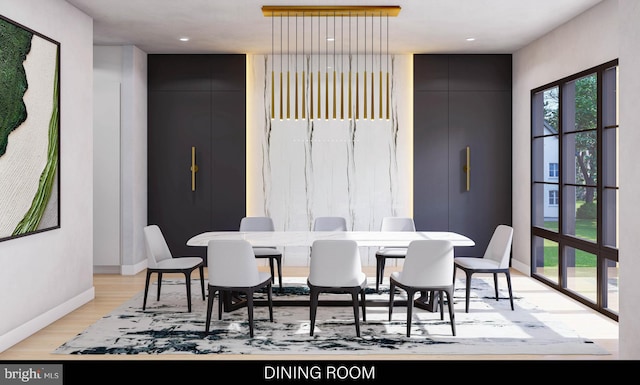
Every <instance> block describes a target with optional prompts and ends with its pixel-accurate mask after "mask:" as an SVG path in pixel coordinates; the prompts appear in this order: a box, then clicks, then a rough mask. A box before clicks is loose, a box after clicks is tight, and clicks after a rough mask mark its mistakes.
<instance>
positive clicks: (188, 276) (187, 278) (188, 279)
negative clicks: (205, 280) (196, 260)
mask: <svg viewBox="0 0 640 385" xmlns="http://www.w3.org/2000/svg"><path fill="white" fill-rule="evenodd" d="M184 280H185V283H186V285H187V310H188V312H189V313H191V272H185V273H184Z"/></svg>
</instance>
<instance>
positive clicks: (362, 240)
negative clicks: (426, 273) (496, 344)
mask: <svg viewBox="0 0 640 385" xmlns="http://www.w3.org/2000/svg"><path fill="white" fill-rule="evenodd" d="M213 239H224V240H237V239H244V240H246V241H248V242H249V243H250V244H251V246H254V247H269V246H276V247H299V246H311V245H312V244H313V242H314V241H316V240H320V239H351V240H354V241H356V242H357V243H358V246H363V247H406V246H409V243H410V242H411V241H414V240H420V239H446V240H449V241H451V243H453V245H454V246H474V245H475V243H474V242H473V240H471V239H469V238H468V237H466V236H464V235H461V234H458V233H454V232H450V231H416V232H413V231H247V232H241V231H210V232H205V233H202V234H198V235H196V236H194V237H192V238H191V239H189V240H188V241H187V245H188V246H207V245H208V244H209V241H210V240H213Z"/></svg>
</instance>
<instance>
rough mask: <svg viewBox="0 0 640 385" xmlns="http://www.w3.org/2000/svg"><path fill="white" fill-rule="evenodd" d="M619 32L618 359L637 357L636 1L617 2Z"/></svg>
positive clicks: (639, 37) (639, 101)
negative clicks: (619, 208)
mask: <svg viewBox="0 0 640 385" xmlns="http://www.w3.org/2000/svg"><path fill="white" fill-rule="evenodd" d="M618 3H619V24H618V25H619V26H620V28H619V32H620V61H619V66H620V75H619V76H620V77H619V81H620V93H619V95H620V106H619V108H620V119H619V124H620V129H619V132H620V138H619V143H620V150H619V173H620V181H621V182H620V193H619V196H620V207H623V208H624V209H623V210H620V215H619V219H620V232H619V236H620V241H619V244H620V264H619V266H620V321H619V333H620V334H619V344H620V347H619V349H620V351H619V354H620V358H621V359H628V360H631V359H633V360H637V359H640V327H639V326H638V325H639V321H638V320H639V319H640V317H638V313H639V312H640V310H639V307H638V304H639V303H640V279H638V274H636V273H638V272H640V258H639V256H638V250H640V237H638V229H640V205H639V204H638V195H640V194H639V193H638V192H639V191H640V167H638V144H639V143H640V111H639V110H638V106H639V105H640V73H639V71H638V69H639V68H640V49H639V47H640V23H638V21H639V20H640V2H639V1H638V0H618Z"/></svg>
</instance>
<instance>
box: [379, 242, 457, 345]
mask: <svg viewBox="0 0 640 385" xmlns="http://www.w3.org/2000/svg"><path fill="white" fill-rule="evenodd" d="M453 270H454V268H453V244H452V243H451V242H450V241H447V240H433V239H423V240H418V241H412V242H411V243H410V244H409V247H408V248H407V255H406V257H405V262H404V264H403V266H402V270H401V271H394V272H393V273H391V276H390V277H389V282H390V286H389V322H391V319H392V313H393V301H394V296H395V292H396V287H398V288H400V289H402V290H404V291H406V293H407V337H410V336H411V320H412V317H413V315H412V313H413V305H414V300H413V297H414V295H415V293H416V292H428V291H430V292H437V293H438V295H437V296H434V297H433V298H438V299H439V301H440V319H441V320H443V319H444V303H443V302H444V296H443V293H446V295H447V303H448V308H449V319H450V321H451V332H452V333H453V335H454V336H455V335H456V324H455V315H454V309H453V288H454V285H453Z"/></svg>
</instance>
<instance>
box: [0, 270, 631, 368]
mask: <svg viewBox="0 0 640 385" xmlns="http://www.w3.org/2000/svg"><path fill="white" fill-rule="evenodd" d="M263 268H264V267H261V269H263ZM387 270H392V269H387ZM307 272H308V271H307V269H306V268H298V267H286V268H284V272H283V273H284V275H285V276H306V274H307ZM366 272H367V274H368V275H369V276H370V277H374V276H375V268H366ZM385 273H386V274H389V273H390V271H385ZM145 274H146V273H145V271H142V272H140V273H138V274H137V275H135V276H122V275H108V274H98V275H95V276H94V286H95V291H96V296H95V299H94V300H93V301H91V302H89V303H87V304H85V305H83V306H82V307H80V308H79V309H77V310H75V311H74V312H72V313H70V314H68V315H67V316H65V317H63V318H61V319H59V320H58V321H56V322H54V323H52V324H51V325H49V326H47V327H46V328H44V329H42V330H40V331H38V332H37V333H35V334H34V335H32V336H30V337H29V338H27V339H25V340H23V341H21V342H19V343H18V344H16V345H14V346H12V347H11V348H9V349H7V350H6V351H4V352H2V353H0V361H5V360H21V361H23V360H25V361H32V360H53V361H62V360H149V359H150V357H149V356H114V355H109V356H99V355H91V356H72V355H58V354H52V353H51V352H52V351H53V350H55V349H56V348H57V347H58V346H60V345H62V344H63V343H64V342H66V341H67V340H69V339H71V338H73V337H74V336H75V335H76V334H78V333H80V332H82V331H83V330H84V329H86V328H87V327H88V326H89V325H91V324H93V323H94V322H96V321H97V320H98V319H100V318H102V317H103V316H104V315H106V314H108V313H110V312H111V311H112V310H113V309H115V308H116V307H118V306H119V305H120V304H122V303H123V302H125V301H127V300H128V299H129V298H131V297H132V296H133V295H134V294H136V293H138V292H139V291H141V290H143V289H144V280H145ZM205 274H206V271H205ZM194 276H195V277H197V273H194ZM154 277H155V276H154ZM168 278H169V277H168ZM372 280H373V278H372ZM512 284H513V288H514V292H515V293H517V295H518V296H521V297H523V298H524V299H525V300H526V301H528V302H530V303H534V304H538V305H539V306H540V307H542V308H544V309H545V310H546V311H547V312H548V313H550V314H552V315H553V316H557V317H558V320H560V321H561V322H562V323H564V324H566V325H567V326H569V327H571V328H573V329H574V330H576V331H577V332H578V333H580V335H582V336H583V337H586V338H590V339H592V340H593V341H594V342H595V343H596V344H598V345H599V346H601V347H602V348H604V349H606V350H607V351H609V352H610V353H611V355H607V356H602V355H597V356H593V355H521V356H514V355H455V356H452V355H415V354H412V355H344V356H336V355H330V356H327V355H315V356H304V357H301V356H290V355H289V356H287V355H282V356H273V355H269V356H268V359H270V360H326V359H330V360H617V359H618V323H617V322H615V321H613V320H611V319H609V318H608V317H605V316H603V315H601V314H599V313H597V312H595V311H593V310H591V309H589V308H587V307H586V306H584V305H582V304H580V303H578V302H576V301H574V300H572V299H570V298H568V297H566V296H563V295H561V294H559V293H557V292H556V291H554V290H551V289H549V288H548V287H547V286H545V285H543V284H541V283H540V282H538V281H536V280H534V279H531V278H529V277H527V276H525V275H523V274H520V273H519V272H517V271H513V272H512ZM499 285H501V287H506V281H504V280H503V279H502V278H501V281H499ZM196 294H197V293H196ZM195 298H198V296H197V295H196V297H195ZM151 358H152V359H153V360H165V359H169V360H214V359H215V360H240V359H242V360H264V359H265V356H246V355H242V356H240V355H224V356H222V355H210V356H207V355H203V356H196V355H162V356H160V355H158V356H152V357H151Z"/></svg>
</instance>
